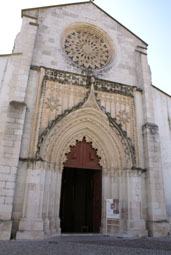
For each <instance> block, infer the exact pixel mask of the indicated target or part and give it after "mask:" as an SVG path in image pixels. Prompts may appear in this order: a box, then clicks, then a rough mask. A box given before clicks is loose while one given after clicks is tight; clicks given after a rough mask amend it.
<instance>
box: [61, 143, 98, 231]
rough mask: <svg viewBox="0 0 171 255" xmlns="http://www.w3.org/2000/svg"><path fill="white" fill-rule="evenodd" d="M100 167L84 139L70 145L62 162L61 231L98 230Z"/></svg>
mask: <svg viewBox="0 0 171 255" xmlns="http://www.w3.org/2000/svg"><path fill="white" fill-rule="evenodd" d="M101 200H102V167H101V166H100V164H99V157H98V156H97V153H96V150H95V149H93V148H92V145H91V143H87V142H86V141H85V139H83V141H81V142H78V141H77V143H76V146H73V147H71V151H70V152H69V153H68V154H67V160H66V162H65V164H64V170H63V174H62V186H61V201H60V219H61V232H62V233H87V232H89V233H99V232H100V225H101Z"/></svg>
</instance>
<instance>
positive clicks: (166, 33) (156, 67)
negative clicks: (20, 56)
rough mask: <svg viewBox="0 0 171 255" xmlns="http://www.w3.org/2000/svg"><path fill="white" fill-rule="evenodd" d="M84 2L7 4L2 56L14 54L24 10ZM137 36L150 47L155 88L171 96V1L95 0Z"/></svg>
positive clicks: (1, 23) (1, 13) (1, 11)
mask: <svg viewBox="0 0 171 255" xmlns="http://www.w3.org/2000/svg"><path fill="white" fill-rule="evenodd" d="M72 2H84V1H82V0H66V1H65V0H15V1H13V0H4V1H2V3H1V8H0V35H1V36H0V54H8V53H11V52H12V48H13V45H14V40H15V37H16V35H17V33H18V32H19V31H20V27H21V22H22V19H21V9H25V8H33V7H40V6H49V5H58V4H65V3H72ZM94 3H95V4H97V5H98V6H99V7H101V8H102V9H103V10H104V11H106V12H107V13H109V14H110V15H111V16H112V17H114V18H115V19H116V20H118V21H119V22H120V23H121V24H123V25H124V26H125V27H127V28H128V29H129V30H131V31H132V32H133V33H134V34H136V35H137V36H138V37H140V38H141V39H142V40H143V41H145V42H146V43H148V45H149V46H148V62H149V65H150V68H151V72H152V84H153V85H154V86H156V87H158V88H159V89H161V90H162V91H164V92H166V93H168V94H169V95H171V0H95V1H94Z"/></svg>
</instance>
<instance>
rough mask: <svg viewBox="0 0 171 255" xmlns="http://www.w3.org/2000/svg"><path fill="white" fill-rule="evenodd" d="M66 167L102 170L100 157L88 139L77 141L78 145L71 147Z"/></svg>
mask: <svg viewBox="0 0 171 255" xmlns="http://www.w3.org/2000/svg"><path fill="white" fill-rule="evenodd" d="M64 166H65V167H72V168H81V169H91V170H93V169H94V170H101V166H100V164H99V157H98V156H97V153H96V150H95V149H93V148H92V145H91V143H87V142H86V141H84V140H83V141H82V142H77V144H76V146H73V147H71V152H69V153H68V155H67V161H66V162H65V164H64Z"/></svg>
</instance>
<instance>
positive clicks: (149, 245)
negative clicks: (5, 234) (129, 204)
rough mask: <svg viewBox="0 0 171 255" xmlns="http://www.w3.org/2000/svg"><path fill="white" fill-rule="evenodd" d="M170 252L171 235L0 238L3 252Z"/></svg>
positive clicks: (111, 254)
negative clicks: (37, 239) (141, 237)
mask: <svg viewBox="0 0 171 255" xmlns="http://www.w3.org/2000/svg"><path fill="white" fill-rule="evenodd" d="M20 254H21V255H115V254H116V255H123V254H126V255H137V254H138V255H141V254H143V255H151V254H155V255H158V254H161V255H166V254H167V255H171V238H170V237H168V238H143V239H128V238H115V237H107V236H101V235H92V236H73V235H71V236H61V237H53V238H48V239H45V240H41V241H15V240H11V241H0V255H20Z"/></svg>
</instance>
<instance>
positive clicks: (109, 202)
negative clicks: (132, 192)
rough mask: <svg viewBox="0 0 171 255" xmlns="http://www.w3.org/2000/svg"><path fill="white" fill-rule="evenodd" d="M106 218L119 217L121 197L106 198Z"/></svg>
mask: <svg viewBox="0 0 171 255" xmlns="http://www.w3.org/2000/svg"><path fill="white" fill-rule="evenodd" d="M106 218H107V219H119V218H120V215H119V199H106Z"/></svg>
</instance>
